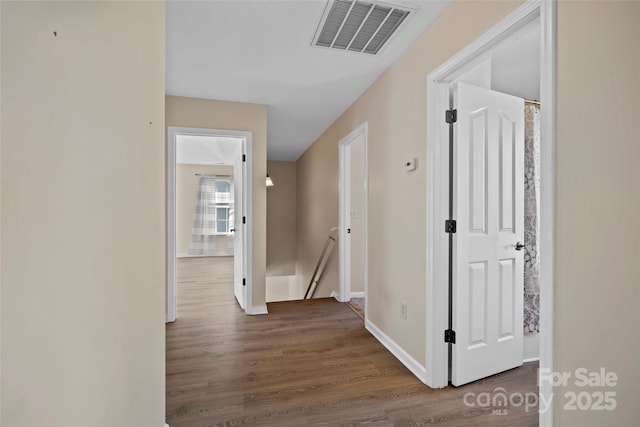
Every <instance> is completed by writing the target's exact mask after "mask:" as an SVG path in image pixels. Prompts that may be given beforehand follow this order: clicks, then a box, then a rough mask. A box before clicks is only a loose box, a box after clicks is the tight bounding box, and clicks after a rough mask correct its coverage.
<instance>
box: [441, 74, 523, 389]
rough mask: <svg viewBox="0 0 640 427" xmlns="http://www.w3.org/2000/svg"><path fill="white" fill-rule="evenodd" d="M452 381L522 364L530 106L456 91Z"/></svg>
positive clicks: (465, 88)
mask: <svg viewBox="0 0 640 427" xmlns="http://www.w3.org/2000/svg"><path fill="white" fill-rule="evenodd" d="M453 89H454V96H453V99H454V108H455V109H457V110H458V120H457V122H456V124H455V126H454V143H455V154H454V156H455V157H454V166H455V180H454V181H455V184H454V206H455V215H454V218H455V219H456V221H457V223H458V227H457V229H458V231H457V233H456V234H454V288H453V301H454V309H453V329H454V330H455V331H456V343H455V344H454V345H453V346H452V348H453V350H452V351H453V353H452V358H453V360H452V371H451V375H452V377H451V379H452V383H453V384H454V385H462V384H465V383H468V382H471V381H475V380H477V379H480V378H484V377H487V376H489V375H493V374H496V373H498V372H502V371H505V370H507V369H511V368H514V367H516V366H520V365H521V364H522V351H523V348H522V345H523V343H522V338H523V337H522V327H521V325H522V316H523V252H522V251H516V249H515V247H516V243H517V242H523V241H524V233H523V226H524V176H523V174H524V101H523V100H522V99H520V98H516V97H513V96H510V95H505V94H502V93H498V92H494V91H491V90H488V89H483V88H477V87H474V86H471V85H468V84H464V83H458V84H456V85H454V88H453Z"/></svg>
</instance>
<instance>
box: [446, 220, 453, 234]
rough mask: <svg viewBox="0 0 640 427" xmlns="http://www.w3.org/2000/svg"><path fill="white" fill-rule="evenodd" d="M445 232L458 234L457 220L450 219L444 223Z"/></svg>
mask: <svg viewBox="0 0 640 427" xmlns="http://www.w3.org/2000/svg"><path fill="white" fill-rule="evenodd" d="M444 232H445V233H455V232H456V220H455V219H448V220H446V221H445V222H444Z"/></svg>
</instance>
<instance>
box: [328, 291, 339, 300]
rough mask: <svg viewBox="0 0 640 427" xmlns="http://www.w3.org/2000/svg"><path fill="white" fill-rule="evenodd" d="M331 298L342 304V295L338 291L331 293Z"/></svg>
mask: <svg viewBox="0 0 640 427" xmlns="http://www.w3.org/2000/svg"><path fill="white" fill-rule="evenodd" d="M329 298H335V299H336V301H338V302H342V300H341V298H340V294H339V293H338V292H336V291H331V294H329Z"/></svg>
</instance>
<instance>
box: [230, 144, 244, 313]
mask: <svg viewBox="0 0 640 427" xmlns="http://www.w3.org/2000/svg"><path fill="white" fill-rule="evenodd" d="M243 147H244V141H242V143H241V144H239V148H238V152H237V153H236V156H235V161H234V165H233V234H234V235H233V292H234V294H235V296H236V299H237V300H238V303H239V304H240V307H242V308H243V309H244V308H245V302H246V300H247V299H246V298H247V296H246V293H247V287H246V285H245V281H244V280H245V278H244V271H245V269H244V262H245V260H244V252H243V249H244V232H245V230H244V226H243V220H242V219H243V217H244V191H243V183H244V173H245V170H244V165H245V162H244V161H243V156H244V154H243V151H244V150H243Z"/></svg>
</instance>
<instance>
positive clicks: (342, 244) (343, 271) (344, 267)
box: [338, 122, 369, 317]
mask: <svg viewBox="0 0 640 427" xmlns="http://www.w3.org/2000/svg"><path fill="white" fill-rule="evenodd" d="M368 132H369V124H368V123H367V122H364V123H363V124H361V125H360V126H358V127H357V128H356V129H354V130H353V131H351V132H350V133H349V134H348V135H347V136H345V137H344V138H342V139H341V140H340V142H339V143H338V185H339V202H338V203H339V204H338V236H339V238H338V240H339V241H338V250H339V292H338V296H339V299H338V301H340V302H347V301H349V298H350V296H351V282H350V277H351V247H350V240H349V239H348V238H347V226H346V224H347V213H346V212H345V206H347V197H348V196H349V191H348V188H350V185H351V182H350V181H351V180H350V174H349V173H348V172H349V171H350V169H349V168H350V156H351V154H350V152H349V151H348V150H347V148H348V146H349V144H351V142H353V140H355V139H356V138H358V137H359V136H360V135H364V175H365V180H364V187H365V191H364V230H365V233H364V298H365V317H367V303H366V294H367V288H368V282H369V143H368V140H369V135H368Z"/></svg>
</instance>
